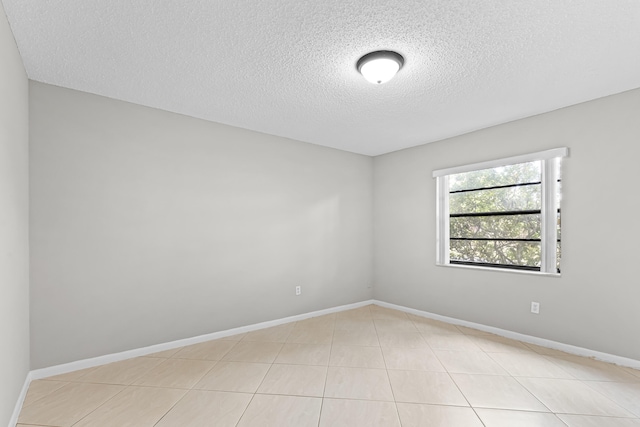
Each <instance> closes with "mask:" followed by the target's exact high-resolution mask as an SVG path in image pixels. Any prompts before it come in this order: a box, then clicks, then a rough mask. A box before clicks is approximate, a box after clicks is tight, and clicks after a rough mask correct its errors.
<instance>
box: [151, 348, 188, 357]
mask: <svg viewBox="0 0 640 427" xmlns="http://www.w3.org/2000/svg"><path fill="white" fill-rule="evenodd" d="M182 349H183V347H177V348H172V349H170V350H165V351H159V352H157V353H151V354H148V355H147V357H158V358H161V359H169V358H170V357H171V356H173V355H174V354H176V353H177V352H179V351H180V350H182Z"/></svg>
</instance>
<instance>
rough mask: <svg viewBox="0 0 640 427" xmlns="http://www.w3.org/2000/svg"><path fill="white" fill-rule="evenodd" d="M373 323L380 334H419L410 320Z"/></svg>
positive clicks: (388, 320) (383, 320)
mask: <svg viewBox="0 0 640 427" xmlns="http://www.w3.org/2000/svg"><path fill="white" fill-rule="evenodd" d="M373 323H374V325H375V327H376V331H378V332H389V331H391V332H393V331H406V332H418V329H417V328H416V326H415V325H414V324H413V322H412V321H411V320H409V319H374V321H373Z"/></svg>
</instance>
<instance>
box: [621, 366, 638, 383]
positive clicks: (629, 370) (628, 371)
mask: <svg viewBox="0 0 640 427" xmlns="http://www.w3.org/2000/svg"><path fill="white" fill-rule="evenodd" d="M622 370H623V371H625V372H626V373H628V374H631V375H633V376H634V377H636V378H638V381H640V369H634V368H627V367H623V368H622Z"/></svg>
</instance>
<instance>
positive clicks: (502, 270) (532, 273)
mask: <svg viewBox="0 0 640 427" xmlns="http://www.w3.org/2000/svg"><path fill="white" fill-rule="evenodd" d="M436 266H437V267H449V268H463V269H467V270H482V271H492V272H498V273H515V274H526V275H529V276H544V277H556V278H560V277H562V273H544V272H541V271H528V270H516V269H509V268H495V267H481V266H476V265H463V264H438V263H436Z"/></svg>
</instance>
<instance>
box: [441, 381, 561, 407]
mask: <svg viewBox="0 0 640 427" xmlns="http://www.w3.org/2000/svg"><path fill="white" fill-rule="evenodd" d="M451 377H452V378H453V381H455V383H456V384H457V385H458V387H459V388H460V391H461V392H462V394H463V395H464V397H466V398H467V400H468V401H469V404H471V406H472V407H474V408H494V409H513V410H519V411H540V412H549V409H548V408H547V407H546V406H544V405H543V404H542V403H540V401H539V400H538V399H536V398H535V397H534V396H533V395H532V394H531V393H530V392H529V391H527V389H525V388H524V387H523V386H522V385H521V384H520V383H519V382H518V381H516V380H515V379H514V378H512V377H506V376H499V375H468V374H451Z"/></svg>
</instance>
